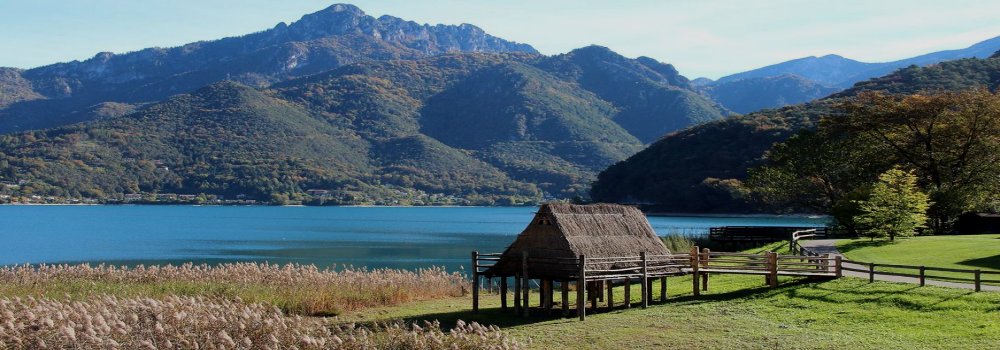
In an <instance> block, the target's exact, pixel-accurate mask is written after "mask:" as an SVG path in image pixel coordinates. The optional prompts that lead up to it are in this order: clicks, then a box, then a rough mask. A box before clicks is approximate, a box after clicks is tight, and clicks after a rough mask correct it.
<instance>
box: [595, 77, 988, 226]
mask: <svg viewBox="0 0 1000 350" xmlns="http://www.w3.org/2000/svg"><path fill="white" fill-rule="evenodd" d="M998 84H1000V59H997V58H990V59H974V58H973V59H961V60H956V61H949V62H942V63H939V64H936V65H932V66H928V67H916V66H912V67H908V68H904V69H900V70H898V71H896V72H894V73H892V74H889V75H887V76H884V77H880V78H875V79H872V80H868V81H865V82H861V83H858V84H856V85H855V86H854V87H853V88H851V89H848V90H846V91H844V92H842V93H839V94H836V95H834V96H831V97H830V98H827V99H824V100H820V101H817V102H812V103H807V104H802V105H796V106H790V107H786V108H781V109H775V110H767V111H761V112H757V113H751V114H748V115H743V116H735V117H730V118H727V119H724V120H720V121H716V122H712V123H706V124H702V125H698V126H694V127H692V128H689V129H685V130H682V131H679V132H676V133H672V134H669V135H667V136H666V137H664V138H663V139H661V140H659V141H657V142H655V143H653V144H652V145H650V146H649V147H647V148H646V149H644V150H643V151H641V152H639V153H637V154H635V155H634V156H632V157H630V158H629V159H628V160H626V161H624V162H621V163H617V164H615V165H613V166H611V167H609V168H608V169H606V170H605V171H603V172H602V173H601V174H600V175H599V176H598V180H597V182H595V183H594V185H593V187H592V188H591V196H592V198H593V199H594V200H597V201H603V202H626V203H643V204H647V205H649V206H650V208H651V209H652V210H660V211H679V212H706V211H714V212H748V211H756V210H760V208H755V207H754V206H752V205H751V204H749V203H748V202H747V201H746V200H745V199H743V198H741V197H740V195H741V191H742V190H743V189H742V188H741V186H740V181H741V180H744V179H745V178H746V170H747V169H748V168H749V167H751V166H754V165H757V164H759V162H760V160H761V158H762V157H763V156H764V153H765V152H766V151H767V150H768V149H770V148H771V146H772V145H773V144H774V143H776V142H781V141H784V140H785V139H787V138H788V137H790V136H791V135H793V134H794V133H796V132H798V131H799V130H803V129H808V128H812V127H814V126H815V125H816V122H817V121H818V120H819V118H820V117H823V116H830V115H836V114H837V113H840V112H839V111H838V110H837V108H836V105H837V103H838V101H839V100H841V99H850V98H852V97H853V96H855V95H857V94H858V93H859V92H861V91H888V92H891V93H896V94H912V93H916V92H920V91H927V90H931V91H933V90H962V89H969V88H975V87H987V88H990V89H992V90H994V91H995V90H996V89H997V86H998Z"/></svg>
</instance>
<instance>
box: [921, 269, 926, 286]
mask: <svg viewBox="0 0 1000 350" xmlns="http://www.w3.org/2000/svg"><path fill="white" fill-rule="evenodd" d="M926 284H927V267H924V266H921V267H920V286H921V287H923V286H924V285H926Z"/></svg>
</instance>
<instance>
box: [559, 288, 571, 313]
mask: <svg viewBox="0 0 1000 350" xmlns="http://www.w3.org/2000/svg"><path fill="white" fill-rule="evenodd" d="M559 289H560V291H562V312H563V317H566V316H569V280H562V282H559Z"/></svg>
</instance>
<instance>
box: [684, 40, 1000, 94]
mask: <svg viewBox="0 0 1000 350" xmlns="http://www.w3.org/2000/svg"><path fill="white" fill-rule="evenodd" d="M997 50H1000V37H995V38H992V39H989V40H985V41H982V42H979V43H976V44H974V45H972V46H969V47H967V48H964V49H958V50H946V51H938V52H933V53H929V54H924V55H920V56H916V57H911V58H906V59H901V60H896V61H891V62H881V63H869V62H860V61H856V60H852V59H849V58H845V57H841V56H838V55H826V56H822V57H816V56H811V57H805V58H799V59H795V60H791V61H786V62H781V63H777V64H773V65H769V66H766V67H762V68H757V69H754V70H750V71H746V72H742V73H736V74H732V75H728V76H724V77H722V78H719V79H718V80H716V81H710V80H707V79H698V80H699V81H698V84H697V85H698V86H699V89H701V90H702V91H703V92H704V93H706V94H708V95H709V96H711V97H712V98H713V99H714V100H716V101H717V102H719V103H720V104H721V105H723V106H725V107H726V108H728V109H730V110H732V111H735V112H737V113H750V112H755V111H758V110H761V109H767V108H776V107H783V106H787V105H794V104H799V103H804V102H808V101H812V100H815V99H819V98H823V97H826V96H829V95H830V94H833V93H836V92H839V91H842V90H844V89H848V88H851V87H852V86H854V84H856V83H858V82H861V81H865V80H868V79H871V78H876V77H881V76H884V75H886V74H889V73H892V72H893V71H896V70H898V69H901V68H905V67H909V66H920V67H923V66H928V65H932V64H936V63H940V62H944V61H951V60H956V59H962V58H973V57H978V58H987V57H990V55H992V54H993V53H994V52H996V51H997Z"/></svg>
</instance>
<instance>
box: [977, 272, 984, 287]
mask: <svg viewBox="0 0 1000 350" xmlns="http://www.w3.org/2000/svg"><path fill="white" fill-rule="evenodd" d="M982 282H983V279H982V271H981V270H979V269H976V291H977V292H978V291H981V290H983V283H982Z"/></svg>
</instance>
